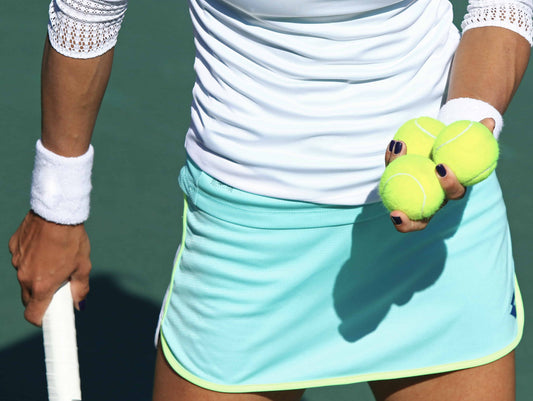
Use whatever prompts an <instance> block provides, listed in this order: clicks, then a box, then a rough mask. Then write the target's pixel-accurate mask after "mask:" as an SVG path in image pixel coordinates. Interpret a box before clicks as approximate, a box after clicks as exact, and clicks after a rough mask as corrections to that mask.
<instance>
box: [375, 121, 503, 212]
mask: <svg viewBox="0 0 533 401" xmlns="http://www.w3.org/2000/svg"><path fill="white" fill-rule="evenodd" d="M422 119H423V120H422ZM432 120H433V121H432ZM421 121H424V123H422V124H421V123H420V122H421ZM435 121H436V123H435ZM429 126H431V127H432V128H430V129H428V127H429ZM439 127H440V128H439ZM431 130H433V132H432V131H431ZM425 131H428V132H429V133H430V135H428V134H427V133H426V132H425ZM436 131H439V132H436ZM435 133H436V135H435ZM431 136H435V137H436V138H435V139H434V143H432V147H431V150H430V152H429V154H428V153H427V147H428V142H430V140H429V138H431ZM394 139H395V140H397V141H399V140H401V141H403V142H404V143H405V144H406V145H407V155H405V156H401V157H398V156H397V155H395V156H393V157H392V159H391V160H392V161H391V163H390V164H389V165H388V166H387V168H386V169H385V172H384V174H383V176H382V178H381V181H380V187H379V190H380V195H381V197H382V200H383V203H384V205H385V206H386V207H387V209H389V211H391V212H392V211H395V210H399V211H402V212H404V213H405V214H406V215H407V217H409V219H411V220H414V221H416V220H426V219H428V218H429V217H431V216H432V215H433V214H434V213H435V212H436V211H437V210H438V209H439V208H440V207H441V206H442V204H443V202H444V200H445V198H446V192H445V191H444V189H443V187H442V186H441V183H440V181H439V178H438V177H437V175H436V174H435V167H436V165H438V164H444V165H446V166H447V167H448V168H449V169H450V170H451V171H452V172H453V173H454V174H455V176H456V177H457V180H458V181H459V183H461V184H462V185H465V186H466V185H473V184H475V183H478V182H480V181H482V180H484V179H485V178H487V177H488V176H489V175H490V173H491V172H492V171H493V170H494V169H495V167H496V163H497V159H498V153H499V152H498V143H497V141H496V139H495V138H494V136H493V135H492V132H491V131H490V130H489V129H488V128H487V127H486V126H485V125H483V124H481V123H478V122H473V121H457V122H455V123H452V124H450V125H449V126H447V127H445V126H444V124H442V123H440V124H439V122H438V121H437V120H434V119H430V118H429V117H423V118H418V119H413V120H409V121H408V122H407V123H405V124H404V125H403V126H402V127H401V128H400V129H399V130H398V132H397V134H396V136H395V137H394ZM413 148H414V151H413ZM424 148H425V149H424ZM417 154H418V156H419V157H413V156H417ZM422 154H423V155H426V156H428V157H424V156H421V155H422ZM429 156H430V157H431V158H432V159H433V161H432V160H430V159H429ZM402 159H403V160H402ZM401 160H402V162H401V163H398V162H399V161H401ZM433 162H434V163H433ZM452 176H453V174H452ZM452 178H453V177H452ZM453 181H455V179H453V180H452V182H453ZM455 182H457V181H455ZM435 183H436V184H437V186H436V185H435ZM455 186H457V185H455Z"/></svg>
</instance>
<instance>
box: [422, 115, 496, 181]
mask: <svg viewBox="0 0 533 401" xmlns="http://www.w3.org/2000/svg"><path fill="white" fill-rule="evenodd" d="M498 156H499V149H498V141H496V139H495V138H494V135H492V132H490V130H489V129H488V128H487V127H485V126H484V125H483V124H481V123H478V122H475V121H467V120H461V121H456V122H454V123H452V124H450V125H448V126H447V127H446V128H445V129H443V130H442V131H441V133H440V134H439V136H438V137H437V140H436V141H435V144H434V145H433V152H432V158H433V161H434V162H435V163H436V164H441V163H442V164H446V166H448V167H449V168H450V169H451V170H452V171H453V172H454V174H455V175H456V177H457V179H458V180H459V182H460V183H461V184H463V185H467V186H468V185H474V184H476V183H478V182H480V181H483V180H484V179H485V178H487V177H488V176H489V175H490V173H492V172H493V171H494V169H495V168H496V164H497V162H498Z"/></svg>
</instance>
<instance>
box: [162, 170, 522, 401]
mask: <svg viewBox="0 0 533 401" xmlns="http://www.w3.org/2000/svg"><path fill="white" fill-rule="evenodd" d="M180 185H181V187H182V189H183V191H184V192H185V195H186V202H185V211H184V219H183V237H182V242H181V245H180V248H179V250H178V253H177V257H176V260H175V266H174V271H173V275H172V280H171V284H170V286H169V291H168V295H167V297H166V299H165V302H164V304H163V308H162V316H163V317H162V323H161V337H160V341H161V344H162V348H163V351H164V355H165V357H166V358H167V360H168V362H169V363H170V365H171V366H172V367H173V369H175V371H176V372H177V373H179V374H180V375H181V376H183V377H184V378H185V379H187V380H189V381H191V382H193V383H195V384H197V385H199V386H202V387H205V388H208V389H211V390H215V391H220V392H253V391H269V390H287V389H295V388H308V387H314V386H326V385H335V384H347V383H354V382H360V381H370V380H378V379H390V378H399V377H407V376H415V375H423V374H429V373H437V372H445V371H450V370H457V369H462V368H467V367H473V366H478V365H482V364H485V363H488V362H491V361H494V360H496V359H498V358H500V357H502V356H504V355H505V354H507V353H508V352H510V351H511V350H512V349H513V348H514V347H516V345H517V344H518V342H519V340H520V337H521V334H522V327H523V310H522V302H521V298H520V293H519V290H518V286H517V285H516V283H515V275H514V265H513V259H512V252H511V242H510V235H509V229H508V224H507V218H506V211H505V206H504V203H503V200H502V194H501V191H500V187H499V184H498V181H497V178H496V176H495V175H494V174H492V175H491V176H490V177H489V178H488V179H487V180H485V181H483V182H482V183H480V184H477V185H475V186H473V187H471V188H469V189H468V191H467V194H466V196H465V198H464V199H462V200H460V201H453V202H449V203H448V204H447V205H446V206H445V207H444V208H443V209H442V210H441V211H440V212H438V213H437V215H435V216H434V218H433V219H432V221H431V222H430V224H429V226H428V227H427V229H425V230H423V231H420V232H415V233H409V234H401V233H398V232H396V230H395V229H394V227H393V225H392V223H391V221H390V219H389V214H388V212H387V211H386V210H385V208H384V207H383V206H382V204H380V203H374V204H368V205H364V206H357V207H351V206H350V207H347V206H341V207H339V206H328V205H317V204H312V203H306V202H296V201H288V200H281V199H274V198H269V197H265V196H259V195H254V194H251V193H248V192H244V191H241V190H237V189H235V188H232V187H229V186H227V185H225V184H223V183H221V182H220V181H217V180H216V179H214V178H212V177H210V176H209V175H207V174H205V173H204V172H202V171H201V170H199V169H198V167H196V166H195V165H194V163H193V162H191V161H188V162H187V164H186V166H185V167H184V168H183V169H182V171H181V174H180Z"/></svg>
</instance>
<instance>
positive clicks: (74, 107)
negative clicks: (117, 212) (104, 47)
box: [41, 39, 113, 157]
mask: <svg viewBox="0 0 533 401" xmlns="http://www.w3.org/2000/svg"><path fill="white" fill-rule="evenodd" d="M112 62H113V49H111V50H109V51H108V52H106V53H105V54H103V55H101V56H98V57H95V58H90V59H74V58H69V57H65V56H63V55H61V54H60V53H58V52H57V51H55V50H54V49H53V48H52V46H51V45H50V42H49V41H48V39H47V40H46V43H45V48H44V53H43V64H42V76H41V102H42V138H41V140H42V143H43V145H44V146H45V147H46V148H47V149H49V150H51V151H52V152H54V153H57V154H59V155H62V156H69V157H72V156H79V155H81V154H83V153H85V152H86V151H87V148H88V147H89V143H90V140H91V135H92V132H93V129H94V125H95V122H96V117H97V114H98V110H99V108H100V104H101V102H102V98H103V96H104V92H105V89H106V86H107V82H108V80H109V76H110V74H111V65H112Z"/></svg>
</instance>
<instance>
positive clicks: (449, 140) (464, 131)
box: [434, 122, 474, 152]
mask: <svg viewBox="0 0 533 401" xmlns="http://www.w3.org/2000/svg"><path fill="white" fill-rule="evenodd" d="M473 125H474V123H473V122H470V124H468V127H466V128H465V129H464V130H463V131H462V132H460V133H459V134H457V135H455V136H454V137H453V138H450V139H448V140H447V141H446V142H444V143H441V144H440V145H439V146H437V147H436V148H435V150H434V152H438V151H439V149H440V148H442V147H443V146H446V145H448V144H449V143H451V142H453V141H455V140H456V139H457V138H459V137H460V136H462V135H463V134H465V133H466V132H467V131H468V130H469V129H470V128H471V127H472V126H473Z"/></svg>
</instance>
